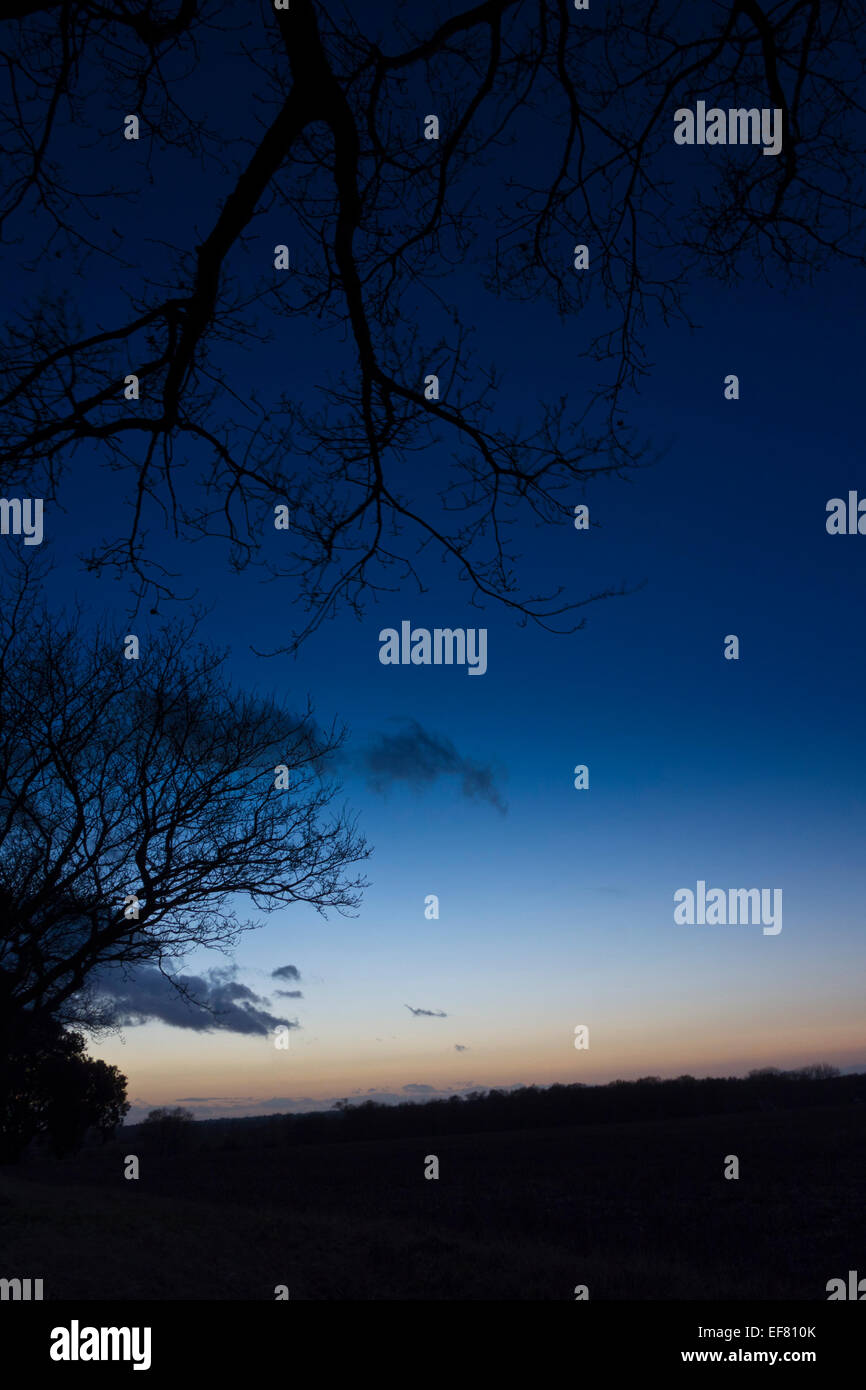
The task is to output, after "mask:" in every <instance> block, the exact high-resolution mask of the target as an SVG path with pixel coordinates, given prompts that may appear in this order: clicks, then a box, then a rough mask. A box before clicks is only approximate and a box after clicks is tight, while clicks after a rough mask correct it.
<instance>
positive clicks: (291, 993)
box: [274, 989, 304, 999]
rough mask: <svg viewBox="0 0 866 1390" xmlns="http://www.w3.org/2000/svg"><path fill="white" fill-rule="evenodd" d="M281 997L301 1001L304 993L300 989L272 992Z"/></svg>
mask: <svg viewBox="0 0 866 1390" xmlns="http://www.w3.org/2000/svg"><path fill="white" fill-rule="evenodd" d="M274 992H275V993H276V994H279V995H281V996H282V998H283V999H303V997H304V992H303V990H300V989H278V990H275V991H274Z"/></svg>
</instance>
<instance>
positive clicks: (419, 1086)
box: [403, 1081, 437, 1096]
mask: <svg viewBox="0 0 866 1390" xmlns="http://www.w3.org/2000/svg"><path fill="white" fill-rule="evenodd" d="M403 1090H404V1091H411V1092H412V1094H413V1095H420V1094H422V1093H423V1094H424V1095H425V1096H432V1095H436V1094H437V1092H436V1087H435V1086H425V1084H424V1083H423V1081H410V1082H408V1084H407V1085H405V1086H404V1087H403Z"/></svg>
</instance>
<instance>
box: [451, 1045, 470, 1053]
mask: <svg viewBox="0 0 866 1390" xmlns="http://www.w3.org/2000/svg"><path fill="white" fill-rule="evenodd" d="M454 1051H455V1052H468V1051H469V1048H468V1047H464V1045H463V1043H455V1044H454Z"/></svg>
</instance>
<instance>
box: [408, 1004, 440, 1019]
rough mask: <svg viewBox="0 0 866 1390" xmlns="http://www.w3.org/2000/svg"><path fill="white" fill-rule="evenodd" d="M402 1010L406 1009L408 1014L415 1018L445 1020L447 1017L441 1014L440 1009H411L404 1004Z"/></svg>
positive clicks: (409, 1005) (410, 1006)
mask: <svg viewBox="0 0 866 1390" xmlns="http://www.w3.org/2000/svg"><path fill="white" fill-rule="evenodd" d="M403 1008H404V1009H408V1010H409V1012H410V1014H414V1015H415V1017H416V1018H418V1016H419V1015H420V1016H421V1017H422V1018H447V1017H448V1015H447V1014H444V1013H443V1012H442V1010H441V1009H413V1008H412V1005H411V1004H404V1005H403Z"/></svg>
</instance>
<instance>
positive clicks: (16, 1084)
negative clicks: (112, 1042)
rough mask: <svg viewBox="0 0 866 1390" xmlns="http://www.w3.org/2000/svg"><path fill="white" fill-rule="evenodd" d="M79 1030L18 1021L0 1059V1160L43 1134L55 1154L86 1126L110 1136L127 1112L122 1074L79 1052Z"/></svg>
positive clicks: (75, 1142) (66, 1149) (71, 1146)
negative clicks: (13, 1038) (16, 1028)
mask: <svg viewBox="0 0 866 1390" xmlns="http://www.w3.org/2000/svg"><path fill="white" fill-rule="evenodd" d="M84 1045H85V1044H84V1038H83V1037H82V1036H81V1034H80V1033H70V1032H66V1031H65V1030H64V1029H63V1028H62V1027H61V1026H60V1024H58V1023H57V1022H56V1021H54V1020H53V1019H50V1018H47V1017H44V1016H43V1017H37V1016H34V1015H30V1016H29V1017H28V1018H27V1019H24V1020H19V1028H18V1030H17V1033H16V1038H15V1042H14V1043H13V1045H12V1046H11V1047H8V1048H6V1049H4V1051H3V1054H2V1057H0V1163H12V1162H15V1161H16V1160H17V1159H18V1158H19V1157H20V1155H21V1153H22V1152H23V1150H24V1149H25V1148H26V1147H27V1145H28V1144H29V1143H30V1141H31V1140H32V1139H35V1138H36V1137H37V1136H38V1135H45V1136H47V1138H48V1139H49V1141H50V1143H51V1147H52V1149H53V1151H54V1153H55V1154H56V1155H57V1156H58V1157H61V1158H62V1157H65V1156H66V1155H67V1154H69V1153H72V1152H73V1150H75V1149H76V1148H78V1147H79V1146H80V1144H81V1141H82V1139H83V1138H84V1135H85V1134H86V1132H87V1130H89V1129H94V1128H95V1129H98V1130H99V1131H100V1132H101V1134H102V1137H103V1139H106V1138H108V1137H110V1135H111V1134H112V1133H113V1131H114V1130H115V1129H116V1127H117V1126H118V1125H119V1124H120V1123H121V1121H122V1120H123V1117H124V1115H125V1114H126V1112H127V1111H128V1110H129V1103H128V1101H127V1099H126V1078H125V1077H124V1076H122V1075H121V1073H120V1072H119V1071H118V1069H117V1067H112V1066H109V1065H108V1064H107V1063H106V1062H102V1061H95V1060H94V1059H93V1058H92V1057H88V1056H86V1054H85V1051H84Z"/></svg>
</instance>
